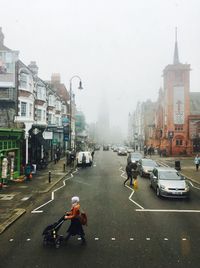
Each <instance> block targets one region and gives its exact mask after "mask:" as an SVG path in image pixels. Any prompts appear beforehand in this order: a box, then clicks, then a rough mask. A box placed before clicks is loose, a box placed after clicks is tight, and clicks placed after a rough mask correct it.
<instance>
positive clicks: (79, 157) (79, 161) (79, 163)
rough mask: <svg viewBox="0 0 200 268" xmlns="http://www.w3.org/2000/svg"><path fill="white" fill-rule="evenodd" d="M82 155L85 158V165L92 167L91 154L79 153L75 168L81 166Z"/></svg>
mask: <svg viewBox="0 0 200 268" xmlns="http://www.w3.org/2000/svg"><path fill="white" fill-rule="evenodd" d="M83 154H85V156H86V165H88V166H91V165H92V155H91V152H79V153H78V154H77V156H76V161H77V166H81V165H82V157H83Z"/></svg>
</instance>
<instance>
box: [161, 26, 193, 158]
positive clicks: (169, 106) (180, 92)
mask: <svg viewBox="0 0 200 268" xmlns="http://www.w3.org/2000/svg"><path fill="white" fill-rule="evenodd" d="M163 78H164V101H163V109H164V115H163V133H162V134H163V136H162V142H161V147H162V148H163V149H164V148H165V149H166V150H167V152H168V154H169V155H181V154H185V153H186V152H187V153H189V151H190V149H189V147H190V144H189V140H188V116H189V114H190V97H189V90H190V65H189V64H182V63H180V61H179V55H178V44H177V30H176V38H175V49H174V59H173V64H169V65H167V66H166V67H165V69H164V71H163Z"/></svg>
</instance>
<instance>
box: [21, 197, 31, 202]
mask: <svg viewBox="0 0 200 268" xmlns="http://www.w3.org/2000/svg"><path fill="white" fill-rule="evenodd" d="M29 198H30V196H25V197H23V198H22V199H21V201H26V200H28V199H29Z"/></svg>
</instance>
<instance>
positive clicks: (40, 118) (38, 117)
mask: <svg viewBox="0 0 200 268" xmlns="http://www.w3.org/2000/svg"><path fill="white" fill-rule="evenodd" d="M36 116H37V120H38V121H41V120H42V110H41V109H36Z"/></svg>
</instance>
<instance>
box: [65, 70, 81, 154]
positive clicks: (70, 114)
mask: <svg viewBox="0 0 200 268" xmlns="http://www.w3.org/2000/svg"><path fill="white" fill-rule="evenodd" d="M75 78H76V79H78V80H79V87H78V89H80V90H82V89H83V87H82V81H81V78H80V77H79V76H78V75H74V76H72V78H71V79H70V81H69V82H70V88H69V89H70V91H69V95H70V103H69V146H68V147H69V150H70V151H71V150H72V80H73V79H75Z"/></svg>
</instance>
